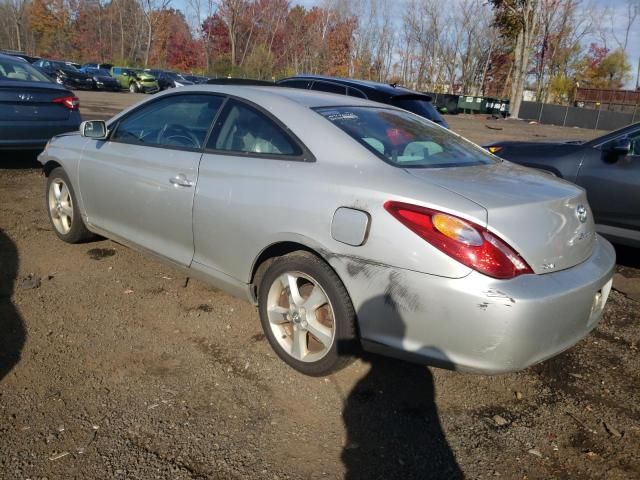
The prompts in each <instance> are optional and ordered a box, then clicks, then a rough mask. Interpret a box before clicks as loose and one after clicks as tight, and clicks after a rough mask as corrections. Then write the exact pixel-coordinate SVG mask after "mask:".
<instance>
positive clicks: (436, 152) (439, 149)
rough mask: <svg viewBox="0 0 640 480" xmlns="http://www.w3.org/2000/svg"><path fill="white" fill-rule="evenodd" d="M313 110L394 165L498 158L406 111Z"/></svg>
mask: <svg viewBox="0 0 640 480" xmlns="http://www.w3.org/2000/svg"><path fill="white" fill-rule="evenodd" d="M316 111H317V112H318V113H320V114H321V115H322V116H324V117H325V118H326V119H327V120H329V121H330V122H331V123H333V124H334V125H336V126H337V127H339V128H340V129H341V130H343V131H344V132H346V133H347V134H349V135H350V136H351V137H352V138H354V139H355V140H357V141H358V142H359V143H360V144H362V145H363V146H364V147H366V148H367V149H368V150H370V151H371V152H373V153H374V154H376V155H377V156H378V157H380V158H381V159H382V160H384V161H385V162H387V163H390V164H391V165H394V166H397V167H402V168H429V167H461V166H466V165H485V164H490V163H495V162H496V161H497V160H495V159H494V157H493V156H491V155H489V154H488V153H487V152H485V151H484V150H483V149H481V148H480V147H478V146H476V145H474V144H473V143H471V142H469V141H467V140H465V139H463V138H462V137H459V136H457V135H454V134H452V133H451V132H449V131H447V130H445V129H443V128H441V127H438V126H435V125H433V124H432V123H430V122H428V121H427V120H423V119H422V118H421V117H418V116H416V115H413V114H411V113H408V112H403V111H400V110H392V109H388V108H379V107H323V108H317V109H316Z"/></svg>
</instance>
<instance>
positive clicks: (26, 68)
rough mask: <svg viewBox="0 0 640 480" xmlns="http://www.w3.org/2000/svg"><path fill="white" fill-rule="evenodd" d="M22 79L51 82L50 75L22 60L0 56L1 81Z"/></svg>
mask: <svg viewBox="0 0 640 480" xmlns="http://www.w3.org/2000/svg"><path fill="white" fill-rule="evenodd" d="M2 80H22V81H25V82H46V83H51V80H50V79H49V77H47V76H45V75H44V74H42V73H40V72H39V71H38V70H36V69H35V68H34V67H32V66H31V65H29V64H28V63H27V62H24V61H22V60H14V59H12V58H11V59H10V58H0V81H2Z"/></svg>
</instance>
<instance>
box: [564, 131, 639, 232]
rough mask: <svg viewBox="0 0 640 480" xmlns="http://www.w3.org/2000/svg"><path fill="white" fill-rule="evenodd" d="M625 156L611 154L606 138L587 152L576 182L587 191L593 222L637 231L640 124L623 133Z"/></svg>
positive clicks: (611, 140)
mask: <svg viewBox="0 0 640 480" xmlns="http://www.w3.org/2000/svg"><path fill="white" fill-rule="evenodd" d="M625 135H626V136H628V137H629V140H630V141H631V151H630V152H629V154H628V155H621V156H616V157H612V156H611V155H610V154H609V153H607V151H608V148H610V146H611V145H612V143H613V142H615V141H616V140H617V139H618V138H620V137H616V138H614V139H610V140H609V141H607V142H606V143H605V144H602V145H600V146H597V147H596V148H594V149H592V151H591V152H590V153H589V154H587V155H586V156H585V157H584V159H583V162H582V166H581V167H580V170H579V171H578V176H577V178H576V183H577V184H578V185H580V186H581V187H584V188H585V189H586V190H587V196H588V198H589V204H590V205H591V209H592V210H593V214H594V216H595V220H596V223H597V224H599V225H608V226H611V227H615V228H623V229H630V230H636V231H640V207H639V206H640V127H639V128H637V129H636V130H634V131H632V132H626V133H625Z"/></svg>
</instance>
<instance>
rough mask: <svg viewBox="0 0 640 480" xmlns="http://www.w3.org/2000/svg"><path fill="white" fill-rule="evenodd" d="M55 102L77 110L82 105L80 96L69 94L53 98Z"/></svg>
mask: <svg viewBox="0 0 640 480" xmlns="http://www.w3.org/2000/svg"><path fill="white" fill-rule="evenodd" d="M53 103H61V104H62V105H64V106H65V107H67V108H68V109H69V110H77V109H78V107H80V100H79V99H78V97H76V96H74V95H69V96H66V97H58V98H54V99H53Z"/></svg>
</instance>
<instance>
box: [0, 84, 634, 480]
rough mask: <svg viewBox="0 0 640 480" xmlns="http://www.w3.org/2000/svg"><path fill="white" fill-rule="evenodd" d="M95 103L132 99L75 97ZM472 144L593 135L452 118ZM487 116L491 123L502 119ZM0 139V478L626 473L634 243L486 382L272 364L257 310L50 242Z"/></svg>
mask: <svg viewBox="0 0 640 480" xmlns="http://www.w3.org/2000/svg"><path fill="white" fill-rule="evenodd" d="M80 98H81V102H82V105H83V106H82V108H83V114H84V117H85V118H96V117H97V118H100V117H102V118H105V117H108V116H110V115H112V114H113V113H115V112H116V111H118V110H119V109H121V108H123V107H124V106H126V105H127V104H129V103H131V102H132V101H133V100H134V99H138V98H143V97H142V96H141V95H132V94H126V93H123V94H96V93H81V94H80ZM448 120H449V121H450V123H451V126H452V128H453V129H454V130H456V131H458V132H459V133H461V134H463V135H465V136H468V137H469V138H471V139H473V140H474V141H476V142H479V143H484V142H487V141H490V140H496V139H500V138H521V139H526V138H536V139H540V140H545V139H552V138H564V139H567V138H589V137H592V136H594V135H596V132H593V131H585V130H578V129H562V128H557V127H550V126H541V125H528V124H526V123H524V122H518V121H503V120H488V119H486V118H485V117H482V118H480V117H475V118H473V117H466V116H458V117H448ZM498 129H500V130H498ZM43 192H44V178H43V177H42V176H41V175H40V172H39V170H38V169H37V168H35V167H34V165H33V158H32V157H31V158H30V157H29V156H28V155H24V154H8V153H7V152H1V153H0V478H3V479H32V480H36V479H45V478H46V479H75V478H78V479H80V478H81V479H113V478H115V479H152V478H162V479H164V478H171V479H196V478H197V479H234V478H238V479H240V478H242V479H244V478H251V479H254V478H255V479H324V478H327V479H338V478H346V479H350V480H353V479H391V478H399V479H411V478H415V479H426V478H443V479H451V478H462V477H464V478H470V479H476V478H489V477H491V478H493V477H502V478H509V479H511V478H514V479H525V478H526V479H548V478H594V479H595V478H597V479H622V478H625V479H638V478H640V368H639V367H640V361H639V358H638V347H639V344H640V326H639V324H638V322H639V320H640V310H639V305H640V304H639V303H638V302H639V301H640V294H639V293H638V290H639V287H640V258H639V257H640V254H639V253H638V252H637V251H634V250H632V249H618V254H619V263H620V265H619V267H618V276H617V277H616V283H615V286H616V288H615V289H614V290H613V291H612V293H611V297H610V300H609V303H608V305H607V307H606V310H605V313H604V318H603V320H602V322H601V323H600V325H599V326H598V327H597V329H596V330H595V331H594V332H593V333H592V334H591V335H589V336H588V337H587V338H586V339H585V340H583V341H582V342H580V343H579V344H578V345H577V346H575V347H574V348H572V349H571V350H569V351H567V352H566V353H564V354H562V355H560V356H558V357H556V358H554V359H552V360H549V361H547V362H545V363H543V364H541V365H538V366H535V367H532V368H530V369H528V370H526V371H523V372H520V373H515V374H510V375H502V376H496V377H488V376H474V375H468V374H461V373H456V372H451V371H446V370H440V369H435V368H426V367H421V366H417V365H412V364H406V363H402V362H397V361H393V360H390V359H386V358H382V357H370V356H365V357H363V358H361V359H359V360H357V361H356V362H355V363H354V364H353V365H351V366H350V367H348V368H346V369H345V370H343V371H341V372H339V373H337V374H335V375H332V376H330V377H327V378H308V377H304V376H302V375H299V374H297V373H296V372H295V371H293V370H291V369H290V368H288V367H287V366H286V365H285V364H284V363H283V362H281V361H280V360H279V359H278V358H277V357H276V356H275V354H274V353H273V352H272V351H271V349H270V348H269V345H268V344H267V342H266V340H265V338H264V335H263V334H262V332H261V329H260V324H259V320H258V315H257V312H256V310H255V308H254V307H252V306H251V305H249V304H248V303H245V302H243V301H240V300H237V299H234V298H232V297H230V296H228V295H226V294H224V293H222V292H220V291H217V290H215V289H213V288H210V287H208V286H207V285H205V284H203V283H199V282H197V281H194V280H191V281H189V282H188V284H187V285H186V286H185V277H184V276H182V275H180V274H179V273H177V272H176V271H173V270H172V269H171V268H168V267H166V266H164V265H162V264H160V263H157V262H156V261H154V260H152V259H150V258H148V257H146V256H144V255H142V254H140V253H137V252H135V251H132V250H129V249H127V248H125V247H123V246H120V245H118V244H116V243H114V242H112V241H109V240H102V241H97V242H93V243H90V244H84V245H68V244H65V243H62V242H61V241H59V240H58V239H57V238H56V237H55V235H54V233H53V232H52V229H51V227H50V225H49V223H48V220H47V217H46V213H45V209H44V194H43Z"/></svg>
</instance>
